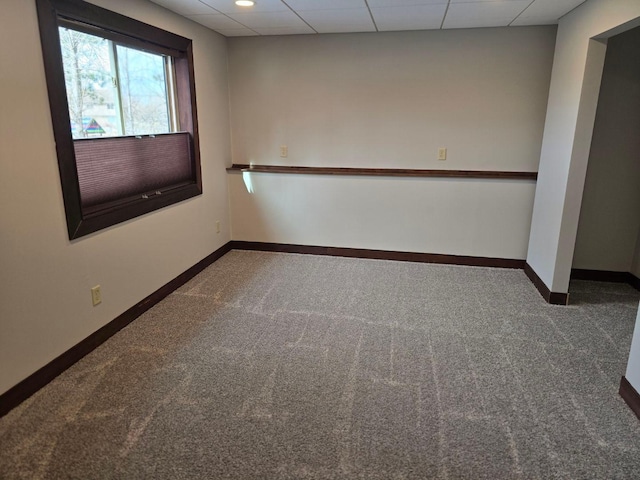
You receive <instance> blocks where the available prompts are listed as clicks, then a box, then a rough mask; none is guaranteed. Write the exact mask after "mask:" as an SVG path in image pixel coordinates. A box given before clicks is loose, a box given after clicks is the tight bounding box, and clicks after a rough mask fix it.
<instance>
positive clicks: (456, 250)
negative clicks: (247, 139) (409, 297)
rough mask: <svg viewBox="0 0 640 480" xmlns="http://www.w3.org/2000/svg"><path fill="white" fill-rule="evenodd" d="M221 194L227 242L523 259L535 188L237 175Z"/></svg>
mask: <svg viewBox="0 0 640 480" xmlns="http://www.w3.org/2000/svg"><path fill="white" fill-rule="evenodd" d="M248 186H250V188H251V190H252V192H250V191H249V188H248ZM229 192H230V199H231V219H232V225H233V238H234V239H235V240H248V241H251V240H253V241H263V242H276V243H293V244H300V245H321V246H334V247H350V248H367V249H373V250H392V251H403V252H427V253H443V254H456V255H471V256H480V257H494V258H514V259H524V257H525V254H526V248H527V238H528V234H529V224H530V222H531V205H532V202H533V196H534V193H535V182H533V181H518V180H471V179H466V180H465V179H442V178H429V179H421V178H397V177H390V178H385V177H357V178H356V179H354V178H353V177H341V176H337V177H335V176H331V175H327V176H322V175H290V174H264V173H245V174H244V175H241V174H231V175H229Z"/></svg>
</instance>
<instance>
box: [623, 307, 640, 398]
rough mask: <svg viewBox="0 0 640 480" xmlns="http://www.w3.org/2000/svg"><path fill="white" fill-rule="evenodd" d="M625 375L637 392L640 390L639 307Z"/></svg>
mask: <svg viewBox="0 0 640 480" xmlns="http://www.w3.org/2000/svg"><path fill="white" fill-rule="evenodd" d="M625 377H626V378H627V380H628V381H629V383H630V384H631V385H633V388H635V389H636V392H640V308H639V309H638V318H637V319H636V326H635V329H634V330H633V339H632V340H631V351H630V352H629V363H628V364H627V372H626V373H625Z"/></svg>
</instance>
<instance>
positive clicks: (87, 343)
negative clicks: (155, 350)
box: [0, 243, 231, 417]
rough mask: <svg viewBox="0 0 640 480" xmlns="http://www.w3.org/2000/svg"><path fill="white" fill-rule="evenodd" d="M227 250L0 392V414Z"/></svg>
mask: <svg viewBox="0 0 640 480" xmlns="http://www.w3.org/2000/svg"><path fill="white" fill-rule="evenodd" d="M229 250H231V246H230V243H227V244H225V245H223V246H222V247H220V248H219V249H218V250H216V251H215V252H213V253H212V254H210V255H208V256H207V257H205V258H203V259H202V260H200V261H199V262H198V263H196V264H195V265H194V266H193V267H191V268H189V269H188V270H186V271H185V272H183V273H181V274H180V275H178V276H177V277H176V278H174V279H173V280H171V281H170V282H169V283H167V284H166V285H164V286H162V287H160V288H159V289H158V290H156V291H155V292H153V293H152V294H151V295H149V296H148V297H147V298H145V299H144V300H142V301H140V302H138V303H137V304H136V305H134V306H133V307H131V308H130V309H129V310H127V311H126V312H124V313H123V314H122V315H120V316H118V317H117V318H115V319H114V320H112V321H111V322H109V323H107V324H106V325H105V326H104V327H102V328H100V329H99V330H97V331H95V332H94V333H92V334H91V335H89V336H88V337H87V338H85V339H84V340H82V341H81V342H80V343H78V344H77V345H75V346H73V347H71V348H70V349H69V350H67V351H66V352H64V353H63V354H62V355H60V356H59V357H57V358H55V359H54V360H52V361H51V362H49V363H48V364H47V365H45V366H44V367H42V368H41V369H40V370H38V371H36V372H35V373H33V374H31V375H30V376H29V377H27V378H25V379H24V380H23V381H21V382H20V383H18V384H17V385H15V386H14V387H12V388H10V389H9V390H7V391H6V392H5V393H3V394H2V395H0V417H2V416H3V415H6V414H7V413H8V412H9V411H10V410H11V409H13V408H14V407H17V406H18V405H19V404H20V403H22V402H23V401H25V400H26V399H27V398H29V397H30V396H31V395H33V394H34V393H35V392H37V391H38V390H40V389H41V388H42V387H44V386H45V385H46V384H48V383H49V382H50V381H51V380H53V379H54V378H56V377H57V376H58V375H60V374H61V373H62V372H64V371H65V370H66V369H67V368H69V367H70V366H71V365H73V364H74V363H76V362H77V361H78V360H80V359H81V358H82V357H84V356H85V355H87V354H88V353H90V352H92V351H93V350H94V349H95V348H97V347H98V346H100V345H101V344H103V343H104V342H105V341H106V340H108V339H109V338H110V337H112V336H113V335H114V334H116V333H117V332H118V331H120V330H122V329H123V328H124V327H126V326H127V325H129V324H130V323H131V322H133V321H134V320H135V319H136V318H138V317H139V316H140V315H142V314H143V313H144V312H146V311H147V310H149V309H150V308H151V307H153V306H154V305H155V304H157V303H158V302H160V301H161V300H162V299H163V298H165V297H166V296H167V295H169V294H170V293H171V292H173V291H174V290H176V289H177V288H179V287H180V286H182V285H184V284H185V283H186V282H187V281H189V280H191V279H192V278H193V277H195V276H196V275H197V274H198V273H200V272H201V271H202V270H204V269H205V268H206V267H208V266H209V265H211V264H212V263H213V262H215V261H216V260H218V259H219V258H220V257H222V256H223V255H224V254H225V253H227V252H228V251H229Z"/></svg>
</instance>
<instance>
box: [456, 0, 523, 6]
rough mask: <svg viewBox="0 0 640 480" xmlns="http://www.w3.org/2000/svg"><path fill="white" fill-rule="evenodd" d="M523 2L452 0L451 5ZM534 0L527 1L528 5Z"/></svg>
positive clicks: (514, 1) (515, 0) (519, 0)
mask: <svg viewBox="0 0 640 480" xmlns="http://www.w3.org/2000/svg"><path fill="white" fill-rule="evenodd" d="M522 1H523V0H451V3H452V4H454V3H501V4H503V5H505V4H509V3H516V2H522ZM532 1H533V0H527V5H528V4H530V3H531V2H532Z"/></svg>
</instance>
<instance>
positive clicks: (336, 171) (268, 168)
mask: <svg viewBox="0 0 640 480" xmlns="http://www.w3.org/2000/svg"><path fill="white" fill-rule="evenodd" d="M227 172H255V173H295V174H303V175H349V176H354V175H355V176H374V177H434V178H452V177H453V178H485V179H494V180H533V181H535V180H537V179H538V173H537V172H512V171H494V170H449V169H413V168H355V167H297V166H293V165H247V164H237V163H234V164H233V165H232V166H231V167H230V168H227Z"/></svg>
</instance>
